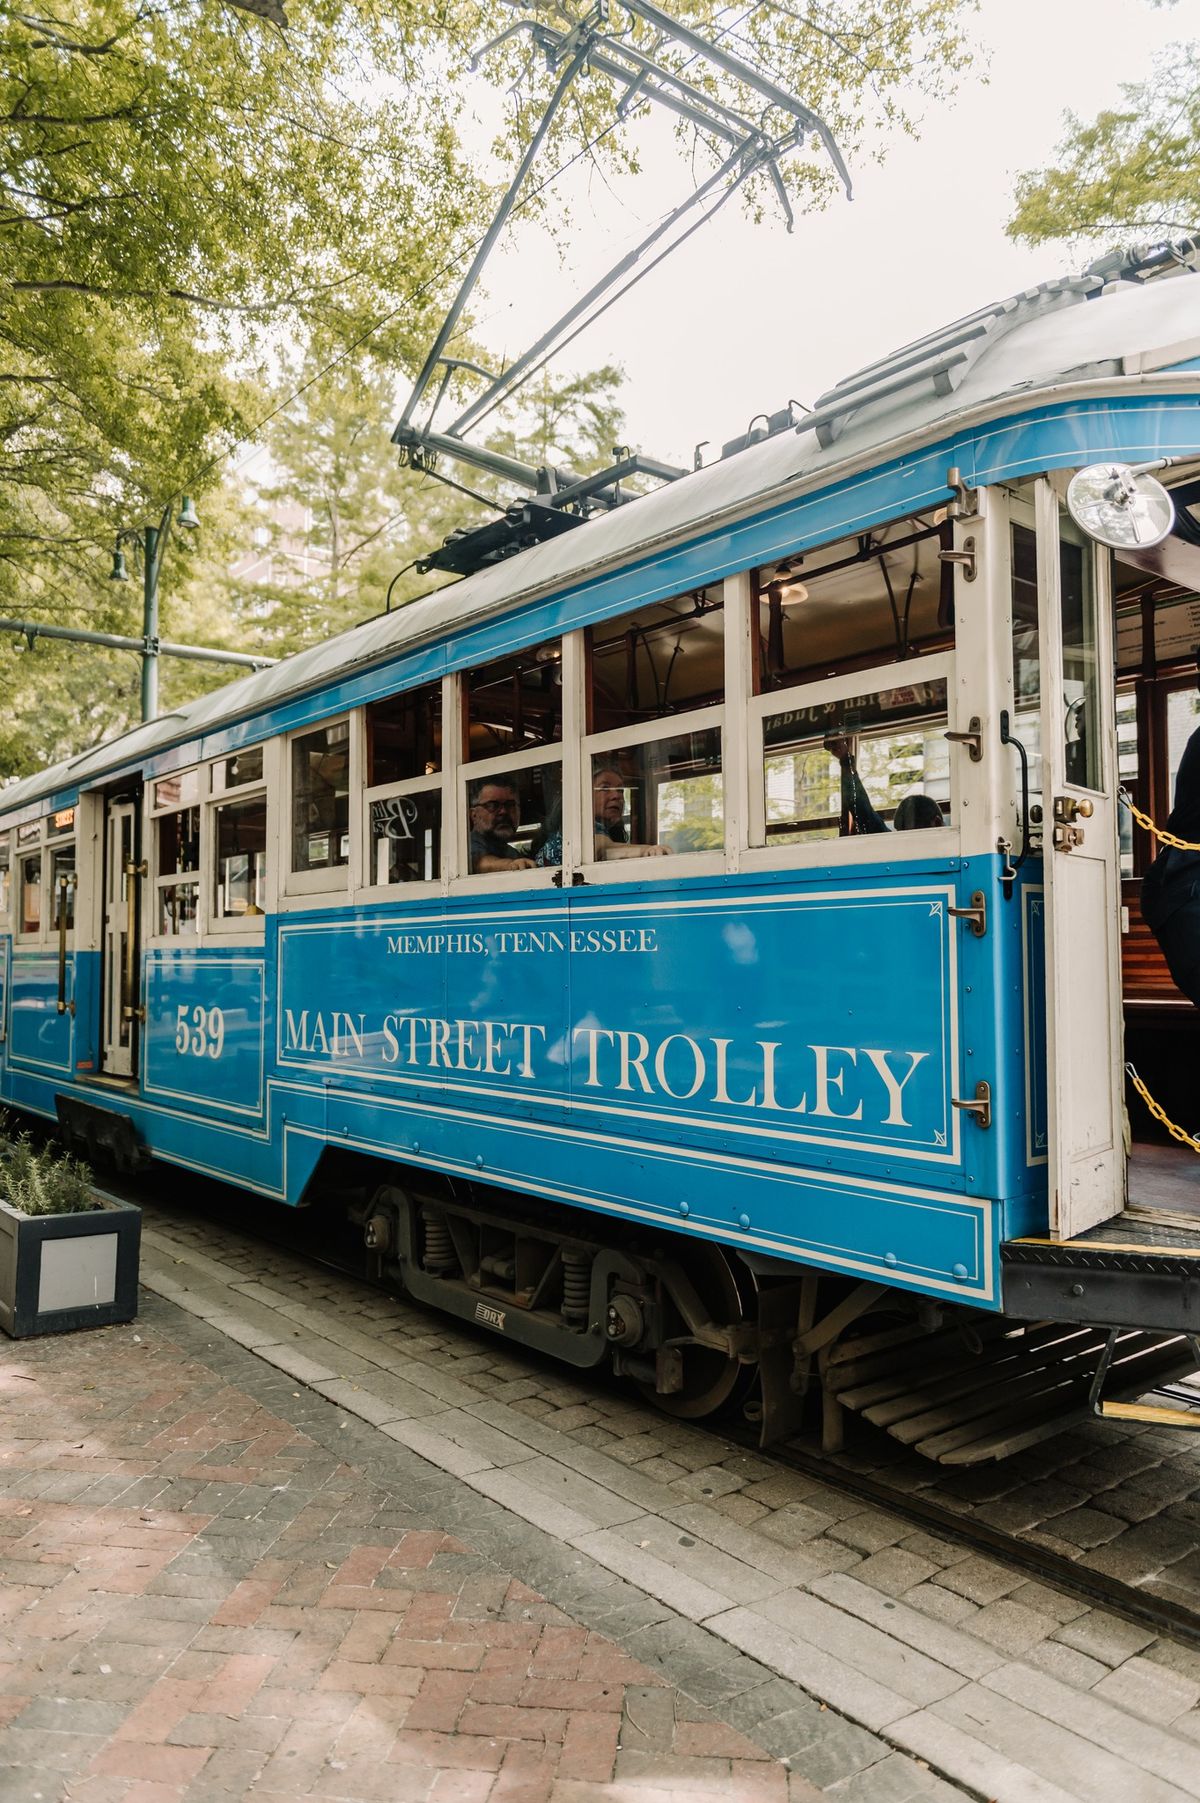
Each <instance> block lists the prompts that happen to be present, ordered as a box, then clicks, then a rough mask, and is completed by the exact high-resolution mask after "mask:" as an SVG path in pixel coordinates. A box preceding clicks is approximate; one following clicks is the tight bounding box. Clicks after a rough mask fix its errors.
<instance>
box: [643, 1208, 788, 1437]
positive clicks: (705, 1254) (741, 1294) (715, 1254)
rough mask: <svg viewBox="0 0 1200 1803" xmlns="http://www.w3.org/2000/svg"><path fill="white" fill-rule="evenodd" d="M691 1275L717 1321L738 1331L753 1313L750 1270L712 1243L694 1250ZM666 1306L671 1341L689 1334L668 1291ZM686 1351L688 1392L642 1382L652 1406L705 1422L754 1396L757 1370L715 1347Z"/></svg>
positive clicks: (686, 1348) (683, 1418) (693, 1347)
mask: <svg viewBox="0 0 1200 1803" xmlns="http://www.w3.org/2000/svg"><path fill="white" fill-rule="evenodd" d="M687 1274H688V1277H689V1278H690V1279H691V1281H692V1283H693V1284H694V1285H695V1287H696V1290H697V1292H698V1293H699V1295H700V1298H701V1300H702V1301H703V1302H704V1303H705V1305H706V1306H707V1308H708V1312H709V1316H710V1318H711V1319H712V1320H714V1321H719V1322H721V1323H722V1324H723V1325H725V1324H728V1325H730V1326H737V1325H738V1324H739V1323H741V1322H743V1321H745V1320H747V1319H748V1318H749V1316H750V1315H751V1314H752V1313H753V1308H754V1295H755V1291H754V1285H753V1279H752V1278H751V1276H750V1273H749V1272H748V1271H745V1270H743V1269H740V1268H739V1269H736V1270H735V1268H734V1266H733V1265H732V1264H731V1263H730V1261H729V1259H728V1258H727V1257H726V1256H725V1253H724V1252H723V1251H722V1250H721V1248H720V1246H714V1245H713V1244H711V1243H706V1242H699V1243H698V1244H697V1245H696V1246H694V1247H693V1248H692V1250H691V1256H690V1257H689V1259H688V1262H687ZM739 1278H740V1279H741V1281H739ZM663 1301H664V1304H665V1307H666V1310H667V1316H668V1336H669V1337H670V1336H673V1335H674V1334H675V1333H678V1334H679V1335H681V1336H682V1335H685V1334H686V1333H687V1326H686V1324H685V1323H684V1322H683V1321H682V1320H681V1319H680V1317H679V1316H678V1314H677V1313H676V1310H675V1308H674V1306H673V1304H672V1302H671V1299H670V1294H669V1292H667V1291H664V1296H663ZM672 1317H673V1319H672ZM681 1350H682V1353H683V1387H682V1389H679V1390H674V1391H672V1392H671V1393H670V1394H668V1395H663V1394H662V1393H661V1392H660V1391H658V1390H656V1389H655V1387H654V1385H653V1384H651V1383H645V1382H641V1381H638V1383H637V1388H638V1389H639V1390H640V1391H641V1393H642V1395H643V1396H644V1397H645V1398H646V1399H647V1401H648V1402H652V1403H653V1404H654V1405H655V1407H656V1408H658V1409H661V1410H662V1412H663V1413H664V1414H666V1415H674V1416H675V1417H676V1418H677V1419H678V1420H681V1421H699V1420H701V1419H702V1418H703V1417H704V1416H705V1415H714V1414H716V1413H717V1412H718V1410H721V1409H726V1408H730V1407H734V1406H736V1405H737V1404H738V1403H740V1402H741V1401H742V1399H743V1397H745V1396H746V1395H748V1394H749V1392H750V1390H751V1388H752V1387H753V1384H754V1380H755V1378H756V1376H757V1373H758V1367H757V1366H756V1365H743V1364H742V1363H740V1361H739V1360H737V1359H731V1358H727V1357H726V1356H725V1354H724V1353H723V1352H717V1351H715V1350H714V1349H713V1348H712V1347H710V1346H696V1345H684V1346H683V1347H682V1348H681Z"/></svg>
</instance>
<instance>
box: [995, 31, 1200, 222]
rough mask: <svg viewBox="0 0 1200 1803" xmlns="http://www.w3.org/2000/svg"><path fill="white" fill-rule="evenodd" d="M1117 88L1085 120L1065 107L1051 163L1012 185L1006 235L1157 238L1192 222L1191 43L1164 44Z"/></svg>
mask: <svg viewBox="0 0 1200 1803" xmlns="http://www.w3.org/2000/svg"><path fill="white" fill-rule="evenodd" d="M1121 94H1122V104H1121V105H1120V106H1118V107H1112V108H1108V109H1106V110H1105V111H1104V112H1101V113H1098V114H1097V116H1096V117H1095V119H1093V120H1090V121H1086V120H1082V119H1079V118H1076V116H1075V115H1074V114H1068V115H1067V118H1066V127H1067V133H1066V137H1065V138H1064V140H1063V142H1062V143H1061V144H1060V145H1059V146H1058V149H1057V151H1056V153H1055V156H1056V160H1055V163H1054V165H1053V166H1052V167H1050V168H1047V169H1036V170H1031V171H1029V172H1028V173H1027V174H1025V175H1023V176H1022V177H1021V178H1020V180H1019V182H1018V183H1017V207H1016V211H1015V213H1014V214H1013V217H1012V219H1011V220H1010V221H1009V224H1008V232H1009V235H1010V237H1013V238H1017V239H1020V240H1022V241H1023V242H1024V243H1027V244H1042V243H1045V242H1046V241H1047V240H1050V239H1060V238H1061V239H1068V240H1072V239H1074V240H1088V239H1095V238H1097V237H1101V236H1104V237H1111V238H1117V239H1137V238H1141V237H1145V236H1152V237H1156V238H1157V237H1163V236H1169V235H1172V234H1176V233H1180V232H1194V231H1195V230H1196V229H1197V227H1198V226H1200V43H1191V44H1176V45H1174V46H1172V47H1171V49H1170V50H1168V51H1165V52H1164V53H1163V54H1162V55H1161V56H1160V57H1159V58H1158V59H1157V61H1156V63H1155V65H1154V71H1153V74H1152V75H1151V77H1150V79H1149V80H1148V81H1144V82H1129V83H1126V84H1124V85H1123V86H1122V89H1121Z"/></svg>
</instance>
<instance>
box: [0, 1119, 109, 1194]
mask: <svg viewBox="0 0 1200 1803" xmlns="http://www.w3.org/2000/svg"><path fill="white" fill-rule="evenodd" d="M3 1129H4V1122H3V1121H2V1120H0V1133H3ZM0 1202H7V1203H8V1205H9V1207H10V1208H15V1209H16V1210H17V1213H18V1214H23V1215H75V1214H83V1213H84V1212H85V1211H86V1210H88V1209H92V1208H97V1207H98V1206H99V1204H98V1203H97V1201H96V1198H95V1196H94V1195H93V1193H92V1173H91V1172H90V1171H89V1169H88V1167H87V1165H85V1164H82V1163H81V1162H80V1160H79V1159H77V1158H68V1157H66V1156H65V1155H64V1154H62V1153H60V1152H56V1151H55V1149H54V1148H53V1147H52V1146H45V1147H43V1148H42V1150H41V1151H39V1150H38V1149H37V1147H36V1146H35V1145H34V1143H33V1140H32V1139H31V1138H30V1136H29V1134H27V1133H22V1134H21V1135H20V1136H19V1137H18V1138H17V1139H15V1140H11V1141H10V1142H9V1145H8V1149H7V1153H6V1155H5V1156H4V1157H2V1158H0Z"/></svg>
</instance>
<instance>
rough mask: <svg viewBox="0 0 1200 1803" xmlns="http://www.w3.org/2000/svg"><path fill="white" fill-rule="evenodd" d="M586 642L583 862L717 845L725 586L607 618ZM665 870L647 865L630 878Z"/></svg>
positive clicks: (720, 843) (721, 809)
mask: <svg viewBox="0 0 1200 1803" xmlns="http://www.w3.org/2000/svg"><path fill="white" fill-rule="evenodd" d="M585 643H586V659H587V664H586V670H587V687H586V701H587V721H588V728H589V734H588V737H587V738H586V739H585V741H584V754H585V755H584V772H585V779H584V781H585V794H584V831H583V856H584V858H585V860H588V861H594V862H596V863H615V862H619V861H622V860H625V859H631V858H645V859H655V860H658V859H660V858H664V857H670V856H679V855H682V854H686V853H697V852H714V853H719V852H721V851H722V850H723V849H724V845H725V795H724V772H723V767H722V728H723V722H724V702H725V604H724V590H723V587H721V586H720V585H718V586H714V587H711V588H704V589H695V590H692V591H689V592H688V593H686V594H683V595H676V596H672V597H671V598H670V599H668V600H665V601H658V602H653V603H651V604H650V605H648V606H644V607H640V608H638V609H636V610H635V611H634V612H632V613H628V614H623V615H621V616H620V617H619V618H618V619H615V620H607V621H605V622H604V624H603V625H602V626H594V627H591V628H590V629H589V630H588V633H587V635H586V641H585ZM589 809H590V813H589ZM668 868H669V867H668V866H666V865H663V864H658V863H657V862H655V863H647V864H646V866H645V869H644V870H639V872H638V875H639V876H643V875H644V876H651V875H654V874H656V873H658V874H662V875H666V874H667V873H668Z"/></svg>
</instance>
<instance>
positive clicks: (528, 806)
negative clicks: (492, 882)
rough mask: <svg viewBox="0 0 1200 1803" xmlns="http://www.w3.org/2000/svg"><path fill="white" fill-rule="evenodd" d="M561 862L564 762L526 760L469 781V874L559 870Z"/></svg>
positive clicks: (493, 874)
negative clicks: (562, 763) (532, 761)
mask: <svg viewBox="0 0 1200 1803" xmlns="http://www.w3.org/2000/svg"><path fill="white" fill-rule="evenodd" d="M561 863H562V766H561V764H560V763H558V762H557V761H556V762H554V763H541V762H537V763H530V762H525V763H523V764H521V765H517V766H509V767H507V768H501V769H496V770H493V771H490V772H488V773H487V774H481V775H476V776H472V777H471V778H470V779H469V780H468V783H467V863H466V869H467V872H468V874H469V875H471V876H509V875H516V874H517V873H519V872H520V871H522V870H555V869H557V868H558V866H559V865H560V864H561Z"/></svg>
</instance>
